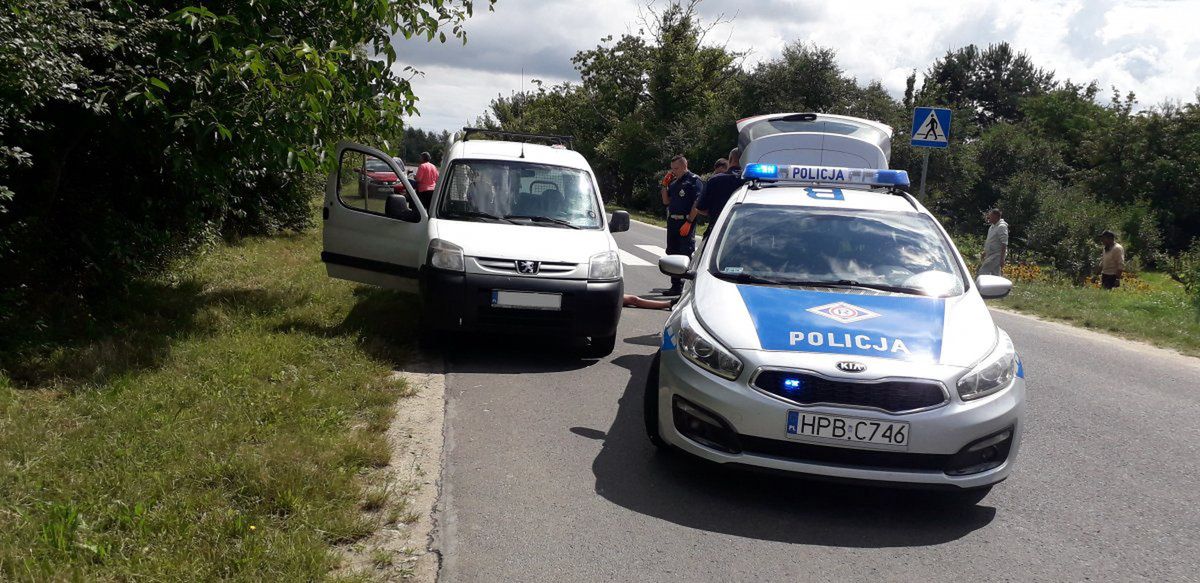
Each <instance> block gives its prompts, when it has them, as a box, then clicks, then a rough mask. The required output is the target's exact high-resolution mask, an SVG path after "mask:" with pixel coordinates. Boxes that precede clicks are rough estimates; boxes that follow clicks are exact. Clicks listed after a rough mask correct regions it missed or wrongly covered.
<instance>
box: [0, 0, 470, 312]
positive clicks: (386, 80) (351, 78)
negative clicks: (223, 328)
mask: <svg viewBox="0 0 1200 583" xmlns="http://www.w3.org/2000/svg"><path fill="white" fill-rule="evenodd" d="M193 4H194V5H193ZM369 6H370V7H369V8H368V9H364V8H363V7H362V5H361V3H360V2H356V1H355V0H288V1H280V2H229V1H214V2H204V3H200V2H186V1H179V0H176V1H170V2H138V1H135V0H107V1H105V2H88V1H84V0H25V1H23V2H18V3H16V4H15V5H14V6H13V7H11V8H5V9H3V10H4V12H3V13H4V16H3V17H0V320H3V319H4V318H7V319H9V321H10V322H11V321H12V319H13V318H16V317H18V316H19V315H21V314H39V313H40V314H55V315H56V316H63V315H65V313H68V312H73V311H76V312H82V313H83V314H84V315H86V313H87V311H88V306H89V305H90V304H94V303H96V302H98V301H104V300H105V299H106V298H110V297H114V296H120V295H122V294H123V293H124V290H125V289H126V288H127V286H128V285H129V283H130V282H131V281H132V280H134V279H136V278H139V277H144V276H147V275H151V274H154V273H157V272H160V271H162V270H163V269H164V268H165V267H166V266H168V265H170V264H171V262H172V261H173V260H175V259H177V258H179V257H182V256H184V255H187V254H188V253H191V252H193V251H194V250H195V249H197V247H199V246H201V245H203V244H204V243H205V242H207V241H211V240H213V239H215V238H218V237H221V236H227V237H236V236H240V235H244V234H259V233H271V232H276V231H279V230H286V229H297V228H303V227H305V226H307V225H308V221H309V217H310V216H311V215H310V208H311V207H310V205H311V190H310V189H308V188H306V187H305V180H306V176H308V175H309V174H311V173H314V172H317V173H320V172H321V171H322V170H323V168H322V166H323V164H326V163H327V162H328V160H329V157H328V152H329V151H330V149H331V148H332V147H333V145H334V144H335V143H336V142H337V141H339V140H341V139H343V138H347V137H353V138H356V139H359V140H361V141H368V142H376V143H381V145H383V146H385V147H386V146H387V144H386V142H385V141H384V138H385V137H388V136H397V135H400V130H401V129H402V128H401V119H402V117H403V116H405V115H408V114H411V113H413V111H414V107H413V105H414V102H415V97H414V96H413V94H412V92H411V89H410V85H409V83H408V81H407V80H406V78H404V77H401V76H399V75H397V74H396V73H395V72H393V71H392V69H391V65H392V63H393V62H394V61H395V57H396V55H395V50H394V49H393V48H392V44H391V43H392V37H393V35H396V34H403V35H405V36H411V35H414V34H415V35H422V36H426V37H428V38H434V37H435V36H437V35H439V34H440V35H441V38H442V39H443V40H444V39H445V36H446V33H439V29H444V28H446V27H449V26H452V27H453V34H454V35H461V28H460V27H459V26H458V24H459V23H460V22H461V20H462V19H464V18H466V16H467V15H469V14H470V11H471V3H470V1H469V0H459V1H457V2H443V1H441V0H428V1H426V0H403V1H397V2H374V3H369ZM297 14H302V15H304V17H303V18H297V17H296V16H295V15H297ZM368 52H370V53H373V54H376V55H378V56H379V57H380V58H369V57H368ZM4 324H5V322H4V321H0V326H3V325H4Z"/></svg>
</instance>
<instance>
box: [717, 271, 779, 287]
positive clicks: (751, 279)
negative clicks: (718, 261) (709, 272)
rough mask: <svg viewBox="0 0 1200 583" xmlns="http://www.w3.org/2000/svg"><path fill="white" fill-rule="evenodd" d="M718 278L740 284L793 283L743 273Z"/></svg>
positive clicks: (721, 274)
mask: <svg viewBox="0 0 1200 583" xmlns="http://www.w3.org/2000/svg"><path fill="white" fill-rule="evenodd" d="M717 277H720V278H721V279H727V280H730V281H736V282H738V283H765V284H768V285H785V284H790V283H791V282H787V281H781V280H778V279H771V278H769V277H763V276H761V275H754V274H753V273H745V272H743V273H718V274H717Z"/></svg>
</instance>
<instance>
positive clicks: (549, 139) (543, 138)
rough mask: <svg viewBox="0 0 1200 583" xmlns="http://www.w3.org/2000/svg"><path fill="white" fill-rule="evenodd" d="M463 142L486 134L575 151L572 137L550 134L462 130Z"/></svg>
mask: <svg viewBox="0 0 1200 583" xmlns="http://www.w3.org/2000/svg"><path fill="white" fill-rule="evenodd" d="M462 131H463V137H462V139H463V141H464V142H465V141H467V140H470V139H471V137H472V136H476V135H479V134H486V135H489V136H497V137H500V138H503V139H504V140H506V141H510V142H546V143H549V144H559V145H562V146H566V147H567V148H571V149H575V137H574V136H556V135H552V134H523V133H520V132H506V131H503V130H489V129H486V128H463V129H462Z"/></svg>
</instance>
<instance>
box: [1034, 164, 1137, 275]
mask: <svg viewBox="0 0 1200 583" xmlns="http://www.w3.org/2000/svg"><path fill="white" fill-rule="evenodd" d="M1038 188H1039V189H1040V191H1039V193H1038V198H1040V199H1041V201H1042V202H1041V211H1040V212H1039V213H1038V215H1037V217H1036V218H1034V219H1033V221H1032V222H1031V223H1030V225H1029V228H1028V230H1027V233H1028V241H1027V248H1028V250H1029V251H1030V252H1032V253H1034V254H1036V255H1037V256H1038V257H1040V258H1044V259H1045V260H1046V261H1047V262H1048V263H1050V264H1051V265H1053V266H1054V268H1055V269H1057V270H1058V271H1060V272H1062V273H1063V274H1065V275H1067V276H1068V277H1070V278H1071V280H1072V281H1074V282H1075V283H1077V284H1082V283H1084V281H1085V280H1086V278H1087V277H1088V276H1089V275H1090V274H1092V273H1093V271H1094V270H1095V268H1096V266H1097V264H1098V263H1099V260H1100V253H1101V249H1100V245H1099V243H1098V242H1097V239H1096V238H1097V236H1098V235H1099V234H1100V232H1101V231H1103V230H1105V229H1111V228H1112V227H1113V226H1115V225H1117V224H1119V219H1120V217H1121V211H1120V209H1118V208H1116V207H1114V206H1112V205H1109V204H1106V203H1103V202H1100V201H1098V200H1096V199H1094V198H1092V197H1091V196H1089V195H1088V194H1087V193H1086V192H1083V191H1082V190H1081V189H1078V188H1067V187H1062V186H1060V185H1058V184H1056V183H1053V182H1044V183H1040V184H1039V185H1038Z"/></svg>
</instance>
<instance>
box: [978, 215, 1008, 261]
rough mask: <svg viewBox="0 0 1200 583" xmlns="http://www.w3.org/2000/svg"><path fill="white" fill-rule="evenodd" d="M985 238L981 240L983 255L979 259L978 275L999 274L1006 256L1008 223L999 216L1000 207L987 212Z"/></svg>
mask: <svg viewBox="0 0 1200 583" xmlns="http://www.w3.org/2000/svg"><path fill="white" fill-rule="evenodd" d="M987 222H988V223H989V224H990V225H991V226H990V227H988V232H987V240H985V241H984V242H983V256H982V257H980V259H979V275H1000V272H1001V270H1002V269H1003V268H1004V258H1005V257H1007V256H1008V223H1006V222H1004V219H1002V218H1000V209H992V210H990V211H988V213H987Z"/></svg>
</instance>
